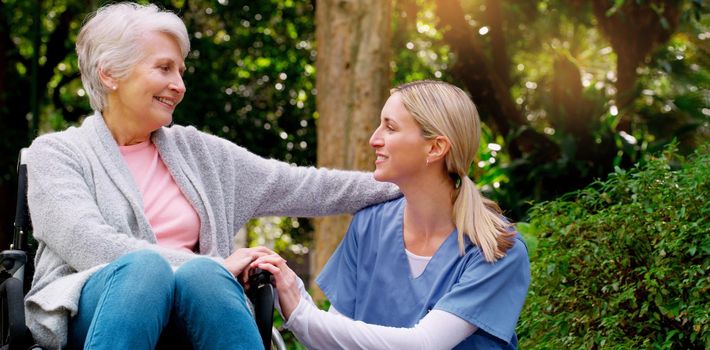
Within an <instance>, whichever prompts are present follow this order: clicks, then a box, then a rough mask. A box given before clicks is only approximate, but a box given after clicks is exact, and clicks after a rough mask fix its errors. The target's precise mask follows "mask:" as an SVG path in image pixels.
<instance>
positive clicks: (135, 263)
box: [116, 249, 174, 283]
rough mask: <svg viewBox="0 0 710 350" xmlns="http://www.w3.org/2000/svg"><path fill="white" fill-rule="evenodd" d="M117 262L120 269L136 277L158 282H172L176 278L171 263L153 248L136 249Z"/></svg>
mask: <svg viewBox="0 0 710 350" xmlns="http://www.w3.org/2000/svg"><path fill="white" fill-rule="evenodd" d="M116 263H117V264H118V265H119V267H118V268H119V269H122V270H125V271H126V272H128V273H130V274H131V276H133V277H134V278H136V279H141V280H148V281H150V280H156V282H159V281H162V280H164V281H165V282H166V283H172V281H173V280H174V277H173V271H172V267H170V263H168V261H167V260H165V258H163V257H162V256H160V254H158V253H157V252H155V251H153V250H149V249H141V250H136V251H134V252H131V253H128V254H126V255H124V256H122V257H121V258H119V259H118V260H117V261H116Z"/></svg>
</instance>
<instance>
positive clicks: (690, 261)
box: [518, 145, 710, 349]
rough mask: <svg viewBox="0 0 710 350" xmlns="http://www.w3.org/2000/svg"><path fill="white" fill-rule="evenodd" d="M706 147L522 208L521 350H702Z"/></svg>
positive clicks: (705, 335) (707, 259) (709, 194)
mask: <svg viewBox="0 0 710 350" xmlns="http://www.w3.org/2000/svg"><path fill="white" fill-rule="evenodd" d="M709 179H710V145H705V146H703V147H701V148H699V149H698V150H697V151H696V152H695V154H693V155H692V156H691V157H689V159H687V160H685V159H682V158H680V157H679V156H678V155H677V154H676V153H675V149H674V147H673V146H672V147H669V148H668V149H667V150H666V152H665V153H664V154H663V156H662V157H660V158H654V159H651V160H650V161H649V162H648V163H646V164H644V165H641V166H637V167H636V168H634V169H632V170H630V171H628V172H627V171H623V170H621V169H618V168H617V170H616V172H615V173H613V174H611V175H610V176H609V179H608V180H606V181H604V182H596V183H594V184H592V185H590V186H589V187H587V188H586V189H584V190H581V191H578V192H575V193H572V194H569V195H566V196H564V197H563V198H561V199H558V200H556V201H552V202H545V203H541V204H538V205H536V206H534V207H533V208H532V209H531V212H530V217H531V222H530V225H529V226H528V227H527V229H529V230H533V231H534V232H535V234H536V236H537V248H536V249H535V251H534V252H532V253H531V261H532V284H531V286H530V292H529V295H528V299H527V301H526V306H525V309H524V310H523V314H522V316H521V321H520V325H519V328H518V334H519V336H520V338H521V347H522V348H524V349H635V348H639V349H710V320H709V317H708V312H709V310H710V293H709V292H710V274H709V272H710V200H708V198H710V180H709Z"/></svg>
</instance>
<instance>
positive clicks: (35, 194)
mask: <svg viewBox="0 0 710 350" xmlns="http://www.w3.org/2000/svg"><path fill="white" fill-rule="evenodd" d="M81 154H82V152H81V149H80V146H77V144H75V143H72V142H67V141H66V140H63V139H62V138H60V137H56V136H53V135H48V136H43V137H40V138H38V139H36V140H35V142H34V143H33V144H32V146H31V147H30V149H29V152H27V169H28V204H29V207H30V213H31V217H32V222H33V226H34V237H35V238H36V239H37V240H39V241H41V242H43V243H44V244H46V246H47V247H48V248H50V249H51V250H52V251H53V252H54V254H57V255H58V256H59V257H60V258H61V259H62V260H64V261H65V262H66V263H68V264H69V265H70V266H71V267H72V268H74V269H75V270H77V271H82V270H86V269H89V268H92V267H94V266H97V265H101V264H105V263H109V262H111V261H113V260H115V259H116V258H118V257H120V256H121V255H123V254H125V253H127V252H130V251H134V250H138V249H152V250H156V251H158V252H159V253H160V254H161V255H162V256H164V257H165V258H166V259H168V260H169V261H170V262H171V264H173V265H179V264H181V263H182V262H184V261H187V260H189V259H192V258H194V257H195V256H194V254H190V253H186V252H179V251H175V250H171V249H167V248H163V247H160V246H158V245H157V244H154V243H151V242H150V241H148V240H146V239H145V237H141V235H148V234H150V233H149V232H148V233H145V232H143V233H140V232H131V233H128V232H119V231H117V229H116V228H115V227H114V226H112V225H110V224H109V223H108V222H107V220H106V218H104V217H103V216H102V213H101V211H100V209H99V207H98V205H97V202H96V196H97V195H100V191H101V190H102V189H101V188H100V187H99V188H97V186H99V185H97V184H96V183H95V182H94V179H93V177H92V171H90V170H89V169H91V167H89V166H88V163H87V162H88V161H87V160H85V159H84V158H83V157H82V156H81ZM92 186H93V187H92ZM116 215H121V211H120V210H116Z"/></svg>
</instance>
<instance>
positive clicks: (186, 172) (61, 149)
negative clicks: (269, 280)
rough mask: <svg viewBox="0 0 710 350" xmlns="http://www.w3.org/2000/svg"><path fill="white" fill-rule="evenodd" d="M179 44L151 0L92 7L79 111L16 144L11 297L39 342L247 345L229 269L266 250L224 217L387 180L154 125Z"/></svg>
mask: <svg viewBox="0 0 710 350" xmlns="http://www.w3.org/2000/svg"><path fill="white" fill-rule="evenodd" d="M189 46H190V45H189V41H188V34H187V30H186V28H185V25H184V24H183V22H182V21H181V20H180V19H179V18H178V17H177V16H176V15H175V14H173V13H170V12H165V11H161V10H159V9H158V8H157V7H156V6H153V5H148V6H142V5H137V4H133V3H121V4H115V5H110V6H106V7H103V8H101V9H99V10H98V11H97V12H96V13H95V14H94V15H93V17H91V18H90V19H89V20H88V21H87V22H86V23H85V24H84V26H83V28H82V29H81V31H80V33H79V36H78V38H77V53H78V57H79V68H80V71H81V76H82V82H83V84H84V88H85V89H86V91H87V93H88V95H89V98H90V102H91V106H92V107H93V109H94V110H95V113H94V114H93V115H92V116H89V117H87V118H86V119H85V120H84V121H83V123H82V124H81V126H79V127H76V128H70V129H68V130H66V131H63V132H58V133H53V134H48V135H44V136H41V137H39V138H37V139H36V140H35V141H34V143H33V144H32V146H31V147H30V149H29V152H28V156H27V162H28V172H29V189H28V200H29V206H30V211H31V215H32V221H33V223H34V229H35V230H34V235H35V238H36V239H37V241H38V242H39V248H38V251H37V257H36V272H35V275H34V280H33V285H32V289H31V291H30V292H29V294H28V296H27V299H26V308H27V315H28V319H27V321H28V324H29V327H30V329H31V331H32V333H33V335H34V337H35V339H36V340H37V341H38V342H39V343H40V344H41V345H44V346H47V347H50V348H60V347H62V348H64V347H66V348H70V349H78V348H90V349H106V348H112V349H153V348H155V347H156V346H157V345H158V346H164V347H168V348H170V347H171V346H172V345H171V344H176V343H180V344H182V341H185V342H186V343H187V344H192V346H193V347H194V348H200V349H227V348H229V349H257V348H260V347H262V345H261V342H260V340H259V335H258V332H257V330H256V326H255V323H254V321H253V319H252V318H251V315H250V313H249V311H248V309H247V306H246V304H245V299H244V292H243V290H242V287H241V285H240V284H239V283H238V282H237V280H236V279H235V276H236V275H238V274H239V273H240V272H242V270H243V269H244V268H245V267H246V266H247V265H248V264H249V263H250V262H252V261H253V259H255V258H256V257H259V256H263V255H265V254H268V253H270V252H269V251H268V250H267V249H265V248H254V249H244V248H243V249H236V250H235V249H234V238H233V237H234V234H235V233H236V232H237V230H238V229H239V228H240V227H241V226H242V225H243V224H244V223H245V222H246V221H247V220H249V219H250V218H253V217H257V216H264V215H290V216H316V215H328V214H333V213H340V212H354V211H356V210H358V209H360V208H362V207H364V206H367V205H369V204H373V203H376V202H380V201H383V200H386V199H389V198H392V197H393V196H396V195H397V191H396V188H395V187H394V186H384V185H381V184H378V183H377V182H375V181H374V180H373V179H372V175H371V174H367V173H356V172H345V171H333V170H325V169H314V168H299V167H293V166H289V165H288V164H285V163H282V162H279V161H275V160H268V159H263V158H260V157H258V156H256V155H254V154H252V153H249V152H248V151H247V150H245V149H243V148H241V147H239V146H236V145H234V144H232V143H230V142H229V141H226V140H223V139H220V138H217V137H215V136H211V135H208V134H205V133H202V132H200V131H198V130H197V129H195V128H193V127H182V126H172V127H166V125H169V124H171V122H172V114H173V110H174V109H175V108H176V107H177V105H178V104H179V103H180V101H182V99H183V97H184V95H185V84H184V83H183V79H182V74H183V72H184V71H185V64H184V59H185V57H186V56H187V53H188V51H189ZM171 342H172V343H171Z"/></svg>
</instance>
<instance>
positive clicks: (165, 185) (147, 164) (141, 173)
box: [119, 140, 200, 252]
mask: <svg viewBox="0 0 710 350" xmlns="http://www.w3.org/2000/svg"><path fill="white" fill-rule="evenodd" d="M119 149H120V150H121V154H122V155H123V159H124V160H125V161H126V163H127V164H128V169H130V171H131V174H132V175H133V179H134V180H135V182H136V184H137V185H138V189H139V190H140V193H141V195H142V196H143V208H144V210H145V215H146V217H147V218H148V222H150V226H151V227H152V228H153V232H155V236H156V238H157V239H158V244H159V245H161V246H164V247H169V248H173V249H179V250H184V251H189V252H192V251H193V250H194V248H195V245H196V244H197V240H198V237H199V232H200V217H199V216H198V215H197V211H195V208H193V207H192V205H191V204H190V202H188V200H187V198H186V197H185V195H184V194H183V193H182V192H181V191H180V188H179V187H178V186H177V184H176V183H175V180H174V179H173V177H172V175H170V172H169V171H168V168H167V167H166V166H165V163H163V160H162V159H161V158H160V155H158V149H157V148H156V147H155V145H154V144H153V143H152V142H151V141H150V140H148V141H145V142H141V143H139V144H135V145H130V146H119Z"/></svg>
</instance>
